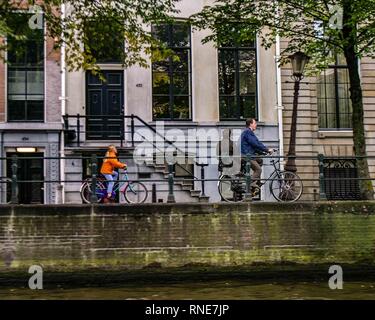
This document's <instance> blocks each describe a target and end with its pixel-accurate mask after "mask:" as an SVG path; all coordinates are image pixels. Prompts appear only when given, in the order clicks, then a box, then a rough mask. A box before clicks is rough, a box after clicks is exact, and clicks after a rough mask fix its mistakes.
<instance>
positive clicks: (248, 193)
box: [244, 155, 253, 202]
mask: <svg viewBox="0 0 375 320" xmlns="http://www.w3.org/2000/svg"><path fill="white" fill-rule="evenodd" d="M250 168H251V155H247V156H246V193H245V199H244V200H245V202H251V201H253V196H252V194H251V174H250Z"/></svg>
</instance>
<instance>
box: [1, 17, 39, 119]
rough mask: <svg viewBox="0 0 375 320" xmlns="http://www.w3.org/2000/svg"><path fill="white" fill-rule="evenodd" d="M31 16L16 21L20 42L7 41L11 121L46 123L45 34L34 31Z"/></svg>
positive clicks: (17, 39)
mask: <svg viewBox="0 0 375 320" xmlns="http://www.w3.org/2000/svg"><path fill="white" fill-rule="evenodd" d="M29 19H30V15H29V14H26V13H16V14H14V16H13V17H12V21H11V23H12V24H13V27H14V29H15V30H16V34H17V35H19V36H20V37H19V38H15V37H8V38H7V46H8V52H7V70H8V71H7V118H8V121H21V122H24V121H44V30H43V28H42V29H38V28H30V26H29V23H28V21H29Z"/></svg>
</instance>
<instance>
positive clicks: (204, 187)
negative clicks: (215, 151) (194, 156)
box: [197, 163, 208, 197]
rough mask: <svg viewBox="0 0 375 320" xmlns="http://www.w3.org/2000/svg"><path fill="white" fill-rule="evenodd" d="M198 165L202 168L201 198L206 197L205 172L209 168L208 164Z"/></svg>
mask: <svg viewBox="0 0 375 320" xmlns="http://www.w3.org/2000/svg"><path fill="white" fill-rule="evenodd" d="M197 165H198V166H199V167H201V185H202V193H201V197H206V185H205V179H206V178H205V172H204V168H205V167H208V164H204V163H197Z"/></svg>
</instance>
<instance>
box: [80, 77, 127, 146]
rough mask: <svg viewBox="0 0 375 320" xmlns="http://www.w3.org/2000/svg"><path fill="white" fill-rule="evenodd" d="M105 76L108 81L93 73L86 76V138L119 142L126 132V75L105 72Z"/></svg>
mask: <svg viewBox="0 0 375 320" xmlns="http://www.w3.org/2000/svg"><path fill="white" fill-rule="evenodd" d="M103 76H104V78H105V79H106V81H102V80H101V79H100V78H99V77H98V76H94V75H93V74H92V73H91V72H87V74H86V87H87V92H86V101H87V112H86V113H87V120H86V138H87V139H89V140H119V139H121V137H122V136H123V130H124V119H123V116H122V114H123V105H124V74H123V71H103Z"/></svg>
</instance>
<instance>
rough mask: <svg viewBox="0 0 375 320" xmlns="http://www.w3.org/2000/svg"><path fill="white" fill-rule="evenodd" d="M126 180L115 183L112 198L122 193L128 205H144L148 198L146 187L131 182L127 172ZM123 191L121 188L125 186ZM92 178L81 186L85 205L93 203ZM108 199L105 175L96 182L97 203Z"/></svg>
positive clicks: (140, 183) (100, 176)
mask: <svg viewBox="0 0 375 320" xmlns="http://www.w3.org/2000/svg"><path fill="white" fill-rule="evenodd" d="M124 178H125V179H124V180H125V181H121V182H119V181H118V180H116V181H115V184H114V186H113V190H112V198H113V199H114V198H115V197H116V194H117V192H119V193H120V192H121V193H122V194H123V195H124V198H125V200H126V202H127V203H130V204H135V203H138V204H139V203H144V202H145V201H146V199H147V196H148V191H147V188H146V186H145V185H144V184H143V183H142V182H138V181H130V180H129V176H128V173H127V170H124ZM125 184H126V186H125V188H123V190H121V188H122V187H123V186H124V185H125ZM91 185H92V182H91V178H88V179H86V180H85V182H84V183H83V184H82V185H81V188H80V194H81V198H82V201H83V202H85V203H91V195H92V191H91ZM106 197H107V180H106V179H105V177H104V176H103V175H101V174H100V175H99V176H98V178H97V180H96V188H95V202H97V203H101V202H103V200H104V199H105V198H106Z"/></svg>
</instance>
